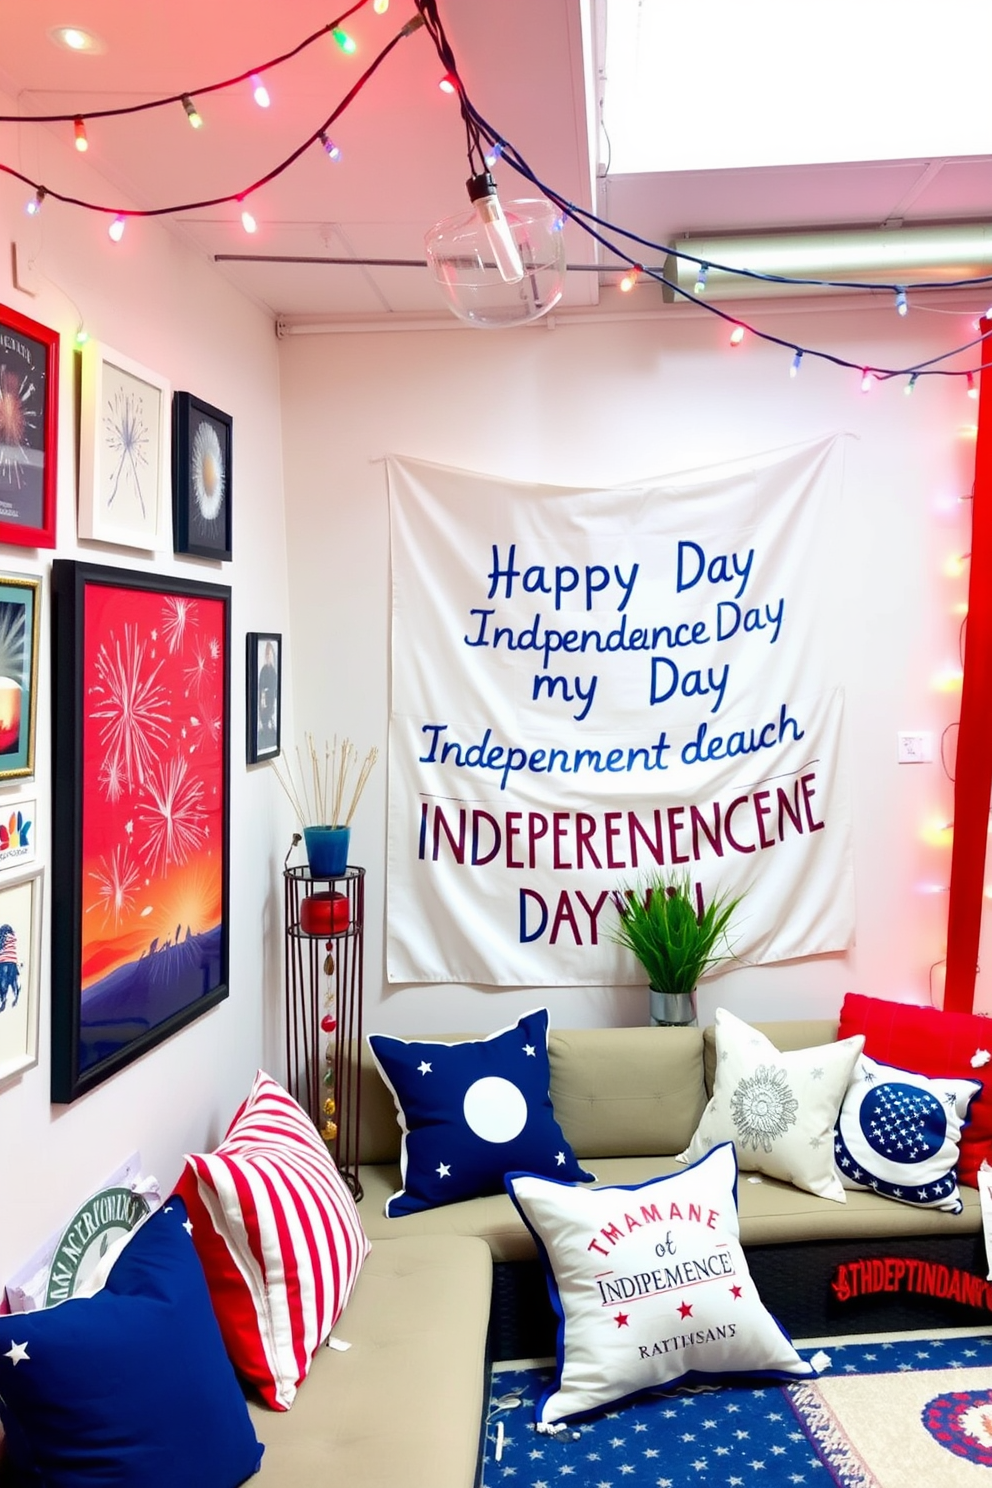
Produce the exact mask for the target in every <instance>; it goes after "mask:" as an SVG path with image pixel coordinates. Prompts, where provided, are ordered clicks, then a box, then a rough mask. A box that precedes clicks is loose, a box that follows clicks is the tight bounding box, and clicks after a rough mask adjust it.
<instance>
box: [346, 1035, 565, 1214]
mask: <svg viewBox="0 0 992 1488" xmlns="http://www.w3.org/2000/svg"><path fill="white" fill-rule="evenodd" d="M368 1042H369V1048H370V1049H371V1050H372V1054H373V1057H374V1059H375V1062H376V1064H377V1065H378V1067H379V1073H380V1074H381V1075H382V1078H383V1080H384V1081H385V1082H386V1084H387V1085H388V1086H389V1088H390V1090H391V1091H392V1093H393V1100H394V1101H395V1102H396V1114H397V1120H398V1121H399V1124H400V1128H401V1130H402V1133H403V1138H402V1144H401V1148H400V1172H401V1174H402V1179H403V1187H402V1188H401V1189H400V1190H399V1191H398V1192H397V1193H395V1194H393V1195H392V1196H391V1197H390V1198H389V1199H387V1200H386V1214H387V1215H388V1216H389V1217H390V1218H395V1217H396V1216H397V1215H400V1214H414V1213H416V1212H417V1211H418V1210H421V1209H433V1208H435V1207H437V1206H438V1205H440V1204H453V1203H456V1202H457V1201H458V1200H460V1199H474V1198H478V1197H479V1196H480V1195H482V1194H494V1193H502V1192H503V1177H504V1174H506V1173H509V1172H511V1171H513V1170H516V1169H527V1171H528V1172H532V1173H546V1174H549V1175H550V1174H553V1175H554V1176H555V1177H556V1178H562V1179H565V1180H566V1181H574V1180H579V1181H590V1182H591V1181H592V1174H591V1173H587V1172H585V1171H584V1170H583V1169H582V1168H581V1167H580V1166H579V1164H578V1162H577V1161H576V1158H575V1155H574V1153H573V1152H572V1149H571V1147H570V1146H569V1144H568V1142H567V1141H566V1140H565V1136H564V1133H563V1132H562V1129H561V1127H560V1126H559V1125H558V1122H557V1121H556V1120H555V1113H554V1110H553V1108H552V1105H551V1096H550V1094H549V1093H548V1087H549V1084H550V1080H551V1069H550V1065H549V1063H548V1013H547V1009H546V1008H540V1009H539V1010H537V1011H536V1012H531V1013H525V1014H524V1016H523V1017H522V1018H521V1019H520V1021H519V1022H518V1023H516V1024H514V1026H513V1027H512V1028H503V1029H501V1030H500V1031H499V1032H498V1033H491V1034H490V1035H489V1036H488V1038H480V1039H470V1040H467V1041H465V1042H462V1043H457V1044H443V1043H432V1042H425V1041H423V1040H418V1041H416V1042H413V1041H411V1040H407V1039H401V1038H391V1037H387V1036H386V1035H385V1034H376V1033H373V1034H369V1036H368Z"/></svg>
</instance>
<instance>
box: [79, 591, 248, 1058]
mask: <svg viewBox="0 0 992 1488" xmlns="http://www.w3.org/2000/svg"><path fill="white" fill-rule="evenodd" d="M66 566H67V567H68V568H69V569H83V570H84V571H88V572H89V573H90V574H92V573H93V572H96V573H99V574H100V575H101V576H102V575H111V576H114V575H116V573H119V572H120V571H115V570H105V569H95V568H93V567H90V568H89V569H88V570H87V566H86V565H74V564H71V563H70V564H67V565H66ZM57 567H59V568H61V567H62V565H61V564H60V565H57ZM58 577H59V580H60V582H61V575H59V576H58ZM128 577H129V578H130V579H132V580H133V579H134V578H136V577H138V576H134V575H131V576H128ZM142 577H144V576H142ZM227 595H228V591H226V590H222V589H221V588H220V586H215V585H197V584H193V583H192V582H191V581H181V582H180V583H168V582H166V581H165V580H163V579H156V578H153V577H151V576H147V580H146V585H140V584H135V583H133V582H124V581H122V582H114V581H113V577H111V578H110V579H108V580H107V581H106V582H88V583H84V585H83V588H82V611H81V614H82V638H81V641H80V640H79V638H78V637H77V648H76V649H77V653H78V654H77V658H76V659H77V660H78V662H79V668H80V676H79V680H80V681H81V695H80V698H79V702H80V706H81V713H82V717H81V728H80V729H79V731H78V732H79V738H78V740H77V741H76V742H77V745H78V748H79V762H80V784H79V804H80V805H81V823H80V825H81V831H80V845H81V853H80V862H79V864H78V874H77V875H76V878H75V882H74V884H73V886H72V887H73V890H74V892H75V894H76V903H77V905H78V916H77V917H78V948H77V949H78V966H77V967H76V968H75V974H74V975H73V976H72V978H71V979H72V981H73V982H75V981H76V980H77V979H78V988H74V990H76V991H77V993H78V1008H77V1009H76V1019H77V1027H76V1049H75V1063H76V1068H75V1074H76V1076H77V1078H78V1079H79V1080H85V1078H86V1076H87V1074H88V1073H89V1072H91V1071H93V1070H95V1069H97V1068H98V1067H99V1066H101V1065H102V1064H104V1063H105V1062H106V1061H108V1060H110V1061H112V1063H113V1066H114V1067H115V1068H116V1067H117V1065H118V1064H119V1063H121V1062H126V1059H124V1058H122V1056H127V1057H133V1053H132V1048H133V1046H134V1045H135V1044H137V1045H138V1052H140V1048H142V1047H145V1046H147V1044H148V1043H150V1042H157V1037H156V1034H158V1035H160V1036H165V1035H166V1034H167V1033H169V1032H171V1031H173V1028H174V1027H177V1026H182V1023H184V1022H187V1021H189V1019H190V1018H191V1017H195V1016H197V1015H198V1013H199V1012H200V1011H203V1010H204V1009H205V1007H206V1006H212V1005H213V1003H214V1002H215V1001H217V1000H219V997H220V996H224V995H226V981H227V925H226V914H225V906H226V897H227V861H226V839H227V789H228V786H227V745H228V741H227V696H228V666H229V657H228V630H227V627H228V603H229V602H228V598H227ZM57 603H58V596H57ZM63 680H64V679H63ZM59 695H60V698H61V696H62V693H61V692H60V694H59ZM72 804H75V803H72ZM65 810H66V802H65V800H63V801H61V802H60V801H59V800H58V799H57V800H56V832H58V830H59V822H60V821H61V820H63V819H64V813H65ZM56 895H57V898H58V897H59V889H58V885H57V886H56ZM57 908H58V906H57ZM57 941H58V937H56V944H57ZM53 954H56V957H57V953H53Z"/></svg>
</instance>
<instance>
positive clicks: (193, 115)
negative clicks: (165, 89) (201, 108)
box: [180, 93, 203, 129]
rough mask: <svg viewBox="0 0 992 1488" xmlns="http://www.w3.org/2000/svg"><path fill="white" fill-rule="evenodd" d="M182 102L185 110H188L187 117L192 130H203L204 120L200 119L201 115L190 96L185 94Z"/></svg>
mask: <svg viewBox="0 0 992 1488" xmlns="http://www.w3.org/2000/svg"><path fill="white" fill-rule="evenodd" d="M180 102H181V103H182V106H183V108H184V109H185V110H186V117H187V119H188V120H189V123H190V128H191V129H202V128H203V120H202V119H201V118H200V115H199V113H198V112H197V108H196V104H195V103H194V102H193V100H192V98H190V96H189V94H188V93H184V94H183V96H182V98H181V100H180Z"/></svg>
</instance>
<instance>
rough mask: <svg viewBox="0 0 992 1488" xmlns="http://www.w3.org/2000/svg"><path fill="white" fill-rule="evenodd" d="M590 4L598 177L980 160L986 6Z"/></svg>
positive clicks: (659, 0) (966, 2) (900, 2)
mask: <svg viewBox="0 0 992 1488" xmlns="http://www.w3.org/2000/svg"><path fill="white" fill-rule="evenodd" d="M598 3H599V4H601V5H602V6H603V7H604V8H605V31H606V43H605V57H603V58H601V59H600V62H601V65H603V68H604V71H605V83H604V103H603V126H604V134H605V138H604V139H603V141H602V142H601V145H600V153H601V159H602V163H603V164H604V165H606V164H607V163H608V169H609V172H610V174H627V173H633V172H644V171H681V170H722V169H729V168H736V167H747V166H770V165H812V164H815V163H826V162H830V161H835V162H842V161H856V160H906V159H924V160H929V159H933V158H934V157H935V156H941V157H943V156H958V155H987V154H992V125H990V123H989V111H988V100H987V99H986V97H985V93H984V89H983V88H982V86H981V85H980V84H975V85H973V84H971V83H970V82H969V81H968V73H967V66H968V58H969V57H976V58H981V57H987V56H989V54H990V53H992V5H990V4H989V0H945V3H944V4H943V5H942V6H941V8H940V11H939V15H938V13H936V12H935V13H933V14H931V15H930V21H929V23H926V24H918V23H917V20H916V16H917V14H918V13H917V12H916V11H914V8H913V7H912V6H911V5H908V4H907V3H906V0H867V3H866V0H831V3H830V4H829V5H825V4H819V5H797V4H796V3H795V0H751V3H750V4H748V5H741V4H740V3H739V0H706V3H705V4H701V5H698V6H696V7H695V8H690V9H686V7H684V6H682V7H678V8H676V7H674V6H673V5H672V4H670V3H665V0H598ZM600 29H602V28H600Z"/></svg>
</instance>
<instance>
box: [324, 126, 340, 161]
mask: <svg viewBox="0 0 992 1488" xmlns="http://www.w3.org/2000/svg"><path fill="white" fill-rule="evenodd" d="M320 143H321V144H322V145H323V147H324V154H325V155H326V156H327V158H328V160H340V159H341V150H340V147H339V146H338V145H336V144H335V143H334V141H333V140H332V139H331V138H330V137H329V136H328V135H327V134H325V132H324V131H323V129H322V130H321V131H320Z"/></svg>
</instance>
